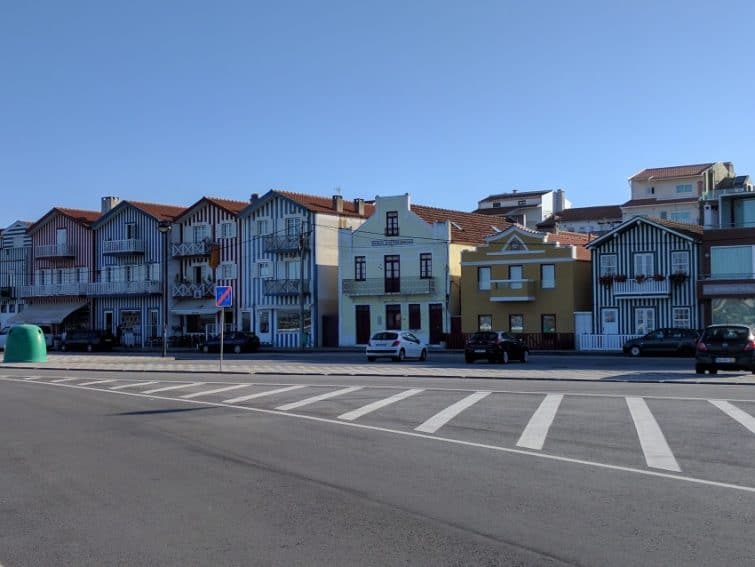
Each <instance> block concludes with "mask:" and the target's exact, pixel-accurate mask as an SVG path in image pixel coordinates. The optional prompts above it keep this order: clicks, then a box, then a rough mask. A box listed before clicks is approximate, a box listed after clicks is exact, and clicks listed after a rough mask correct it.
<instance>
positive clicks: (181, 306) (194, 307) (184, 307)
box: [171, 299, 220, 315]
mask: <svg viewBox="0 0 755 567" xmlns="http://www.w3.org/2000/svg"><path fill="white" fill-rule="evenodd" d="M218 311H220V308H219V307H215V300H214V299H186V300H184V301H181V302H180V303H177V304H176V305H174V306H173V308H172V309H171V312H172V313H173V314H174V315H215V313H217V312H218Z"/></svg>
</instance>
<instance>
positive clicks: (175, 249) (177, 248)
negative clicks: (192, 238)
mask: <svg viewBox="0 0 755 567" xmlns="http://www.w3.org/2000/svg"><path fill="white" fill-rule="evenodd" d="M211 248H212V243H211V242H209V241H208V240H203V241H201V242H181V243H179V244H174V245H173V246H171V252H170V253H171V255H172V256H173V257H174V258H186V257H189V256H209V255H210V249H211Z"/></svg>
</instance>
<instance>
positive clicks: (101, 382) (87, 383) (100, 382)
mask: <svg viewBox="0 0 755 567" xmlns="http://www.w3.org/2000/svg"><path fill="white" fill-rule="evenodd" d="M108 382H115V380H95V381H94V382H82V383H81V384H79V386H94V385H95V384H107V383H108Z"/></svg>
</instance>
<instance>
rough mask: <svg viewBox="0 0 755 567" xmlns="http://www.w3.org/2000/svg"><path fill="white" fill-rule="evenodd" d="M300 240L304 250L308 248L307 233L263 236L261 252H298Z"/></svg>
mask: <svg viewBox="0 0 755 567" xmlns="http://www.w3.org/2000/svg"><path fill="white" fill-rule="evenodd" d="M300 236H301V238H300ZM300 240H301V244H302V245H303V246H304V250H309V235H308V234H301V235H299V234H293V235H291V236H288V235H276V234H271V235H268V236H263V237H262V250H263V252H298V251H299V241H300Z"/></svg>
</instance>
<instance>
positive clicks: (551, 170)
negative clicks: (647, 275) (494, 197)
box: [0, 0, 755, 226]
mask: <svg viewBox="0 0 755 567" xmlns="http://www.w3.org/2000/svg"><path fill="white" fill-rule="evenodd" d="M656 4H660V5H656ZM753 16H755V8H754V7H753V3H752V2H745V1H742V2H726V1H724V2H715V3H714V2H705V3H702V2H696V1H678V2H645V1H634V0H633V1H626V2H618V1H610V0H609V1H606V0H603V1H600V2H580V1H574V2H571V1H570V2H564V1H553V2H534V1H533V2H519V1H516V2H515V1H513V0H512V1H504V0H499V1H458V2H444V1H437V0H428V1H406V0H405V1H397V2H394V1H391V0H380V1H374V2H354V1H353V0H351V1H320V2H314V1H311V2H304V1H301V2H290V1H286V0H275V1H269V2H264V3H262V2H252V1H238V2H235V1H222V0H221V1H217V2H207V1H205V2H195V1H193V0H182V1H176V2H170V1H160V0H149V1H144V0H129V1H128V2H125V1H120V2H116V1H108V0H104V1H103V0H92V1H88V2H84V1H80V0H66V1H65V2H60V1H58V0H55V1H42V0H37V1H29V2H13V1H11V0H6V1H0V71H1V72H2V75H1V77H2V82H1V83H0V84H2V87H1V88H0V109H1V110H0V188H1V189H0V190H1V192H2V197H0V226H7V225H8V224H10V223H11V222H12V221H14V220H16V219H18V218H21V219H27V220H35V219H37V218H39V217H40V216H41V215H42V214H44V213H45V212H46V211H47V210H48V209H49V208H50V207H52V206H53V205H62V206H69V207H76V208H89V209H97V208H98V207H99V198H100V197H101V196H103V195H117V196H120V197H122V198H131V199H135V200H146V201H155V202H165V203H172V204H187V205H188V204H190V203H193V202H194V201H196V200H197V199H198V198H200V197H201V196H202V195H212V196H223V197H228V198H235V199H247V198H248V197H249V195H250V194H251V193H255V192H256V193H264V192H265V191H267V190H268V189H271V188H284V189H288V190H294V191H300V192H304V193H313V194H320V195H331V194H333V193H334V190H335V188H336V187H340V188H341V193H342V194H343V195H344V197H347V198H354V197H364V198H373V197H374V196H375V195H381V194H382V195H389V194H398V193H405V192H408V193H410V194H411V195H412V200H413V202H416V203H422V204H426V205H434V206H439V207H446V208H453V209H460V210H472V209H474V208H475V206H476V203H477V201H478V200H480V199H482V198H484V197H485V196H487V195H489V194H491V193H498V192H504V191H510V190H512V189H520V190H532V189H542V188H559V187H560V188H564V189H565V190H566V192H567V197H568V198H569V199H570V200H571V201H572V202H573V204H574V206H588V205H596V204H610V203H621V202H624V201H626V200H627V199H628V198H629V190H628V184H627V178H628V177H629V176H630V175H632V174H633V173H635V172H636V171H637V170H639V169H642V168H644V167H657V166H664V165H677V164H685V163H699V162H706V161H718V160H722V161H727V160H728V161H733V162H734V164H735V167H736V169H737V172H738V173H750V174H753V175H755V169H753V166H755V159H754V158H755V143H754V142H753V133H755V112H753V107H754V106H755V104H754V103H753V100H754V99H753V92H755V79H754V78H753V71H754V70H755V66H754V65H753V62H755V41H753V33H752V24H753V21H754V18H753Z"/></svg>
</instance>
